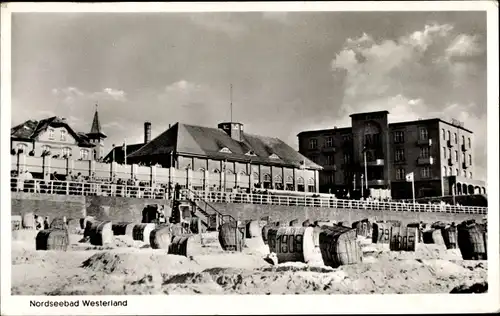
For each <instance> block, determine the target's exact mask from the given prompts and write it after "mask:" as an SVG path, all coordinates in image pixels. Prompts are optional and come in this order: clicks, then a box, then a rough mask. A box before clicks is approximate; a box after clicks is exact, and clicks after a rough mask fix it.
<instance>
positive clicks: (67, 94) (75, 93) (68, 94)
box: [51, 87, 127, 105]
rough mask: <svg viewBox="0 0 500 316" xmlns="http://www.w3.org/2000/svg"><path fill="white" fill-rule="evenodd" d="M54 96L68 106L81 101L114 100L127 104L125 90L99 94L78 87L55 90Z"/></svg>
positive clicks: (105, 89)
mask: <svg viewBox="0 0 500 316" xmlns="http://www.w3.org/2000/svg"><path fill="white" fill-rule="evenodd" d="M51 93H52V95H53V96H55V97H56V98H58V100H59V101H61V102H62V103H64V104H66V105H75V104H77V103H79V101H85V102H99V101H100V100H106V101H109V100H113V101H118V102H126V101H127V94H126V93H125V91H123V90H117V89H112V88H104V89H103V90H102V91H98V92H85V91H83V90H80V89H78V88H76V87H67V88H53V89H52V90H51Z"/></svg>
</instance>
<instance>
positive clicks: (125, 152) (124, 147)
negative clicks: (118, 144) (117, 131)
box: [123, 139, 127, 164]
mask: <svg viewBox="0 0 500 316" xmlns="http://www.w3.org/2000/svg"><path fill="white" fill-rule="evenodd" d="M123 156H124V158H125V159H124V162H125V164H127V140H126V139H124V140H123Z"/></svg>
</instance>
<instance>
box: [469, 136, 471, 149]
mask: <svg viewBox="0 0 500 316" xmlns="http://www.w3.org/2000/svg"><path fill="white" fill-rule="evenodd" d="M469 148H471V142H470V137H469Z"/></svg>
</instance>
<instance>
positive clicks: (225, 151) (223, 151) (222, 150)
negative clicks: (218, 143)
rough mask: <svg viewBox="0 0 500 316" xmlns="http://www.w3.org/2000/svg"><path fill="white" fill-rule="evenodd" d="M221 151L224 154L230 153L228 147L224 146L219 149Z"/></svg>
mask: <svg viewBox="0 0 500 316" xmlns="http://www.w3.org/2000/svg"><path fill="white" fill-rule="evenodd" d="M220 152H221V153H225V154H231V153H232V152H231V151H230V150H229V148H227V147H224V148H222V149H221V150H220Z"/></svg>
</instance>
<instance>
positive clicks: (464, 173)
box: [462, 170, 467, 178]
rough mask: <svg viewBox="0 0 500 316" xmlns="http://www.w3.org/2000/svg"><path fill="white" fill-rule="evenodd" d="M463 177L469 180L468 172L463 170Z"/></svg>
mask: <svg viewBox="0 0 500 316" xmlns="http://www.w3.org/2000/svg"><path fill="white" fill-rule="evenodd" d="M462 177H464V178H467V172H466V171H465V170H462Z"/></svg>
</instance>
